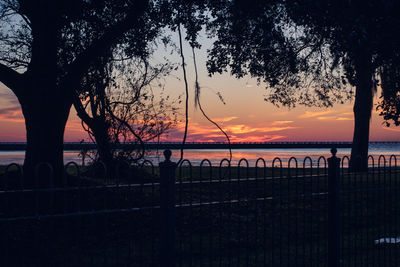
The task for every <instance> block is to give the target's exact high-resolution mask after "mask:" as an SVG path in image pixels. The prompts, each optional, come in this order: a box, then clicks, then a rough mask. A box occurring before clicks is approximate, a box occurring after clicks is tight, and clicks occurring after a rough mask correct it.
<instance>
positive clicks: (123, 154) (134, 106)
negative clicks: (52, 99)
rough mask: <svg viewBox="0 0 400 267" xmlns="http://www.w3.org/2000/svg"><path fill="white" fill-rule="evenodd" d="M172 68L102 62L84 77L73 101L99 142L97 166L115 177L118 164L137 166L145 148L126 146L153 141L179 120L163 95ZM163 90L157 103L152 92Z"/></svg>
mask: <svg viewBox="0 0 400 267" xmlns="http://www.w3.org/2000/svg"><path fill="white" fill-rule="evenodd" d="M172 69H173V65H172V64H169V63H165V64H161V65H156V66H151V65H150V64H149V63H148V62H147V60H143V59H138V58H132V59H123V60H116V59H113V61H112V62H109V63H107V62H102V61H101V62H99V63H98V64H95V65H94V66H93V68H91V69H90V71H89V72H88V73H87V74H86V75H84V77H83V79H82V83H81V87H82V88H81V90H80V91H81V93H80V95H79V97H78V96H77V98H76V99H75V101H74V107H75V109H76V110H77V112H78V113H77V114H78V116H79V117H80V118H81V119H82V123H83V126H84V128H85V130H86V131H87V132H88V134H89V136H90V138H91V139H92V140H93V141H94V142H96V144H97V151H96V153H95V158H94V159H96V160H101V161H102V162H104V163H105V164H106V167H107V169H108V170H110V171H113V169H114V162H115V160H121V159H123V160H127V161H130V162H132V161H137V160H139V159H141V158H142V157H143V153H144V151H143V149H144V147H143V148H141V149H130V148H127V147H124V146H120V144H123V143H128V142H129V143H138V144H141V145H144V142H147V141H150V140H154V139H155V138H158V137H160V136H161V135H162V134H163V133H166V131H167V130H168V129H170V128H171V127H172V126H173V125H174V124H175V123H176V120H177V116H176V115H177V108H176V107H174V101H170V98H169V96H166V97H164V96H163V94H162V90H163V88H162V84H161V83H162V79H163V78H164V77H165V76H166V75H168V74H169V73H170V71H171V70H172ZM155 86H156V87H160V89H161V92H160V94H158V96H157V97H156V96H155V94H154V91H153V87H155Z"/></svg>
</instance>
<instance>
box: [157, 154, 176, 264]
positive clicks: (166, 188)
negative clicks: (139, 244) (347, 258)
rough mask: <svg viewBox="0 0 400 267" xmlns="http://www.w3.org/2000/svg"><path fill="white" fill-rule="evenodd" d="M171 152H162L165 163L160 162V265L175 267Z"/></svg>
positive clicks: (173, 192)
mask: <svg viewBox="0 0 400 267" xmlns="http://www.w3.org/2000/svg"><path fill="white" fill-rule="evenodd" d="M171 154H172V153H171V150H169V149H167V150H165V151H164V156H165V161H163V162H160V164H159V166H160V208H161V218H160V230H161V235H160V264H162V266H166V267H173V266H175V169H176V164H175V163H174V162H171V160H170V158H171Z"/></svg>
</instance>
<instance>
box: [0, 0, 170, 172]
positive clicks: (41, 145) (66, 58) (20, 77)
mask: <svg viewBox="0 0 400 267" xmlns="http://www.w3.org/2000/svg"><path fill="white" fill-rule="evenodd" d="M164 10H165V7H164V1H149V0H118V1H117V0H98V1H80V0H72V1H71V0H68V1H67V0H59V1H53V0H40V1H27V0H2V1H0V25H1V26H0V27H1V28H0V29H1V30H0V81H1V82H2V83H4V84H5V85H6V86H7V87H8V88H9V89H10V90H11V91H12V92H13V93H14V94H15V95H16V97H17V98H18V101H19V103H20V104H21V108H22V112H23V115H24V118H25V125H26V132H27V149H26V154H25V161H24V173H25V174H26V175H28V176H29V175H31V174H32V173H33V168H34V166H35V165H36V164H38V163H40V162H49V163H50V164H51V165H52V166H53V168H54V171H55V174H57V175H56V177H61V175H62V167H63V134H64V128H65V124H66V121H67V118H68V115H69V111H70V108H71V105H72V103H73V99H74V95H75V94H76V91H75V90H76V89H77V88H79V87H80V82H81V79H82V77H83V75H84V74H85V73H87V72H88V70H89V68H90V66H91V64H92V63H93V61H95V60H96V59H98V58H100V57H103V58H107V57H109V56H112V55H113V52H114V51H116V50H117V49H118V50H119V51H124V53H126V54H129V55H139V56H141V57H146V56H147V55H148V51H147V49H146V47H147V44H148V43H149V42H151V41H152V40H154V38H155V37H156V36H157V35H158V33H159V31H160V30H161V24H162V21H163V20H164V19H165V17H164V16H162V15H161V14H164ZM161 11H162V12H161Z"/></svg>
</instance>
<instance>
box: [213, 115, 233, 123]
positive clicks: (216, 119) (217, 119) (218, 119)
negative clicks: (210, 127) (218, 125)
mask: <svg viewBox="0 0 400 267" xmlns="http://www.w3.org/2000/svg"><path fill="white" fill-rule="evenodd" d="M237 118H238V117H235V116H231V117H222V118H214V119H213V121H218V122H228V121H231V120H234V119H237Z"/></svg>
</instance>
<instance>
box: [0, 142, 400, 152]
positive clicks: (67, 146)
mask: <svg viewBox="0 0 400 267" xmlns="http://www.w3.org/2000/svg"><path fill="white" fill-rule="evenodd" d="M398 143H400V142H390V141H388V142H370V144H398ZM351 144H352V143H351V142H268V143H262V142H249V143H244V142H240V143H231V148H232V149H260V148H263V149H265V148H271V149H272V148H332V147H336V148H351ZM120 148H121V149H122V148H130V149H133V148H140V145H139V144H134V143H131V144H124V145H123V146H121V147H120ZM145 148H146V149H180V148H181V143H177V142H173V143H172V142H171V143H147V144H145ZM185 148H186V149H227V148H228V144H227V143H222V142H221V143H219V142H215V143H212V142H196V143H193V142H189V143H186V144H185ZM25 149H26V143H24V142H21V143H17V142H1V143H0V151H24V150H25ZM82 149H87V150H92V149H96V144H94V143H77V142H76V143H73V142H66V143H64V150H65V151H70V150H82Z"/></svg>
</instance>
